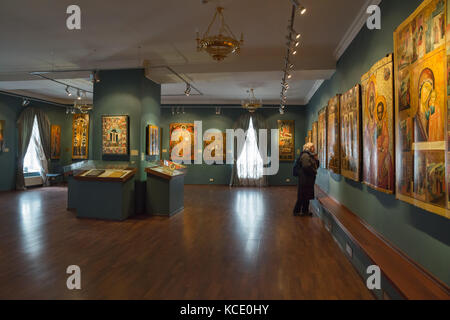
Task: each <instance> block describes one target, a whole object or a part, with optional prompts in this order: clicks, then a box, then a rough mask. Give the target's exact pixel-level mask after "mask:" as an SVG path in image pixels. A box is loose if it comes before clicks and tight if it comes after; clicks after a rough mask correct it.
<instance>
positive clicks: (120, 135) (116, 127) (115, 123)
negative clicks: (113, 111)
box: [102, 115, 130, 161]
mask: <svg viewBox="0 0 450 320" xmlns="http://www.w3.org/2000/svg"><path fill="white" fill-rule="evenodd" d="M129 155H130V142H129V117H128V116H127V115H117V116H114V115H113V116H102V159H103V160H116V161H120V160H122V161H128V160H129Z"/></svg>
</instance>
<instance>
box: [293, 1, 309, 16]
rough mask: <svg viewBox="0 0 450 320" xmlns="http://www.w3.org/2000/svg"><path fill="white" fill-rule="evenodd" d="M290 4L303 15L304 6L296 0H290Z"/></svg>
mask: <svg viewBox="0 0 450 320" xmlns="http://www.w3.org/2000/svg"><path fill="white" fill-rule="evenodd" d="M291 1H292V4H293V5H294V6H295V7H296V8H297V10H298V12H300V14H301V15H304V14H305V13H306V8H305V7H304V6H302V5H301V4H300V3H299V2H298V0H291Z"/></svg>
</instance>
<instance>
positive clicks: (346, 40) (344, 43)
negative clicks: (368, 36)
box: [334, 0, 381, 61]
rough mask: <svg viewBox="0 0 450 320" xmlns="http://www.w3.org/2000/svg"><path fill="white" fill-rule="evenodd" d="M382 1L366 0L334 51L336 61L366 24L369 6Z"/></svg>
mask: <svg viewBox="0 0 450 320" xmlns="http://www.w3.org/2000/svg"><path fill="white" fill-rule="evenodd" d="M380 3H381V0H365V3H364V5H363V6H362V8H361V10H360V11H359V13H358V15H357V16H356V18H355V20H354V21H353V23H352V24H351V25H350V28H349V29H348V30H347V32H346V33H345V35H344V37H343V38H342V40H341V42H340V43H339V45H338V46H337V48H336V50H335V51H334V58H335V59H336V61H338V60H339V59H340V58H341V57H342V55H343V54H344V52H345V50H347V48H348V47H349V46H350V44H351V43H352V41H353V40H354V39H355V38H356V36H357V35H358V33H359V31H360V30H361V28H362V27H363V26H364V25H365V23H366V21H367V18H368V15H367V8H368V7H369V6H370V5H379V4H380Z"/></svg>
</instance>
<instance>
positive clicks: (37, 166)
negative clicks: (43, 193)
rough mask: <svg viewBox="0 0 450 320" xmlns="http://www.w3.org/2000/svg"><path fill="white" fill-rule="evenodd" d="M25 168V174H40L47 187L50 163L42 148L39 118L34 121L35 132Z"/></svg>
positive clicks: (25, 161) (25, 159)
mask: <svg viewBox="0 0 450 320" xmlns="http://www.w3.org/2000/svg"><path fill="white" fill-rule="evenodd" d="M23 166H24V172H39V174H40V175H41V177H42V180H43V181H44V185H47V182H48V181H47V174H48V161H47V158H46V156H45V152H44V148H43V146H42V142H41V137H40V134H39V126H38V122H37V117H35V118H34V120H33V130H32V132H31V139H30V143H29V145H28V149H27V152H26V154H25V158H24V164H23Z"/></svg>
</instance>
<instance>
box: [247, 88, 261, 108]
mask: <svg viewBox="0 0 450 320" xmlns="http://www.w3.org/2000/svg"><path fill="white" fill-rule="evenodd" d="M247 93H248V94H249V99H248V100H247V101H244V100H243V101H242V108H244V109H246V110H247V111H248V112H250V113H253V112H255V111H256V110H258V109H259V108H261V107H262V101H261V99H260V100H257V99H256V97H255V90H254V89H250V90H247Z"/></svg>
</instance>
